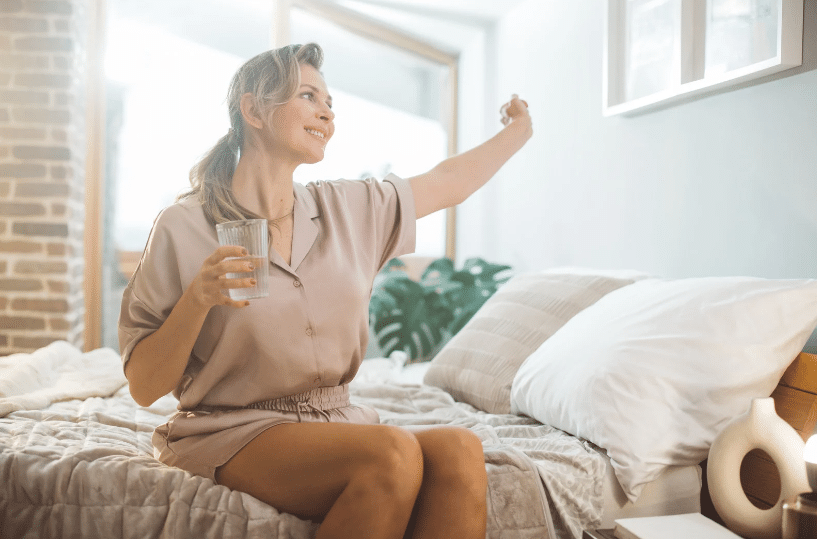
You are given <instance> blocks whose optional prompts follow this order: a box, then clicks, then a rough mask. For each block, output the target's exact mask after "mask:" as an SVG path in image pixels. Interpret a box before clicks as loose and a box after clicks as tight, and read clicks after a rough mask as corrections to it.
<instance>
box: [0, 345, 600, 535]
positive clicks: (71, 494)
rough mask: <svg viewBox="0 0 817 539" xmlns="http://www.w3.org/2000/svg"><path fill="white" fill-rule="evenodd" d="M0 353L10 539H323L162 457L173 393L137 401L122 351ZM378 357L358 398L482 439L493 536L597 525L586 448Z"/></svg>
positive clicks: (400, 418) (596, 488)
mask: <svg viewBox="0 0 817 539" xmlns="http://www.w3.org/2000/svg"><path fill="white" fill-rule="evenodd" d="M0 359H2V362H0V537H2V538H3V539H10V538H16V537H31V538H34V537H37V538H51V537H53V538H58V537H83V538H105V539H110V538H134V539H136V538H139V539H147V538H174V539H177V538H231V537H235V538H243V537H265V538H273V539H274V538H298V539H301V538H309V537H312V536H314V533H315V530H316V529H317V525H316V524H313V523H311V522H307V521H303V520H300V519H298V518H296V517H294V516H292V515H289V514H286V513H279V512H278V511H277V510H276V509H274V508H273V507H270V506H268V505H266V504H264V503H262V502H260V501H258V500H256V499H255V498H253V497H252V496H249V495H247V494H244V493H240V492H236V491H231V490H230V489H228V488H226V487H223V486H219V485H215V484H213V482H212V481H210V480H209V479H204V478H201V477H197V476H193V475H191V474H189V473H187V472H184V471H182V470H179V469H175V468H170V467H167V466H165V465H163V464H161V463H159V462H158V461H156V460H155V459H154V458H153V456H152V448H151V445H150V437H151V434H152V431H153V428H154V427H155V426H156V425H159V424H161V423H163V422H164V421H165V420H166V418H167V417H168V416H169V415H170V414H172V413H173V412H174V411H175V405H176V401H175V399H173V398H172V397H170V396H168V397H164V398H163V399H160V400H159V401H157V402H156V403H155V404H154V405H153V406H151V407H149V408H141V407H139V406H138V405H136V403H135V402H134V401H133V399H132V398H131V397H130V394H129V392H128V388H127V386H126V381H125V378H124V376H123V375H122V372H121V362H120V359H119V355H118V354H117V353H116V352H114V351H113V350H109V349H100V350H96V351H93V352H90V353H87V354H82V353H80V352H79V351H78V350H76V349H75V348H73V347H72V346H71V345H69V344H67V343H64V342H59V343H54V344H51V345H49V346H48V347H45V348H43V349H41V350H38V351H37V352H35V353H34V354H25V355H23V354H17V355H14V356H9V357H7V358H0ZM369 365H370V366H372V368H371V369H368V371H367V369H366V368H365V367H366V366H367V362H364V368H363V369H362V372H361V375H360V377H359V379H358V380H356V382H354V383H353V384H352V387H351V391H352V400H353V401H356V402H361V403H365V404H368V405H370V406H373V407H374V408H375V409H377V410H378V412H379V413H380V415H381V418H382V420H383V422H384V423H390V424H396V425H409V424H412V425H418V424H449V425H460V426H464V427H468V428H471V429H472V430H473V431H474V432H475V433H476V434H477V435H478V436H479V437H480V438H481V439H482V441H483V448H484V451H485V460H486V468H487V471H488V478H489V489H488V510H489V516H488V532H487V537H489V538H496V539H506V538H507V539H511V538H534V537H536V538H547V537H550V538H554V539H556V538H557V537H558V538H567V537H580V535H581V529H582V527H585V526H590V525H594V524H597V523H598V522H599V520H600V518H601V485H602V481H601V477H602V475H603V471H604V462H603V460H602V457H601V456H599V455H598V454H597V453H596V452H594V451H592V450H590V449H589V448H588V447H587V446H586V444H585V443H584V442H582V441H580V440H577V439H576V438H573V437H571V436H568V435H566V434H564V433H562V432H561V431H558V430H556V429H552V428H550V427H547V426H544V425H540V424H538V423H536V422H535V421H533V420H531V419H529V418H526V417H522V416H512V415H503V416H498V415H492V414H486V413H483V412H480V411H478V410H476V409H474V408H472V407H471V406H469V405H466V404H463V403H458V402H455V401H454V400H453V399H452V398H451V396H450V395H448V394H447V393H445V392H444V391H442V390H440V389H437V388H433V387H429V386H421V385H416V384H399V383H395V382H394V381H393V380H394V377H393V376H392V375H393V370H391V371H388V372H386V371H384V370H383V369H382V368H381V367H382V365H383V363H382V362H381V363H378V362H371V363H370V364H369ZM375 367H376V368H375Z"/></svg>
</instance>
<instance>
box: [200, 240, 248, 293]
mask: <svg viewBox="0 0 817 539" xmlns="http://www.w3.org/2000/svg"><path fill="white" fill-rule="evenodd" d="M246 256H247V250H246V249H244V248H243V247H239V246H237V245H222V246H220V247H219V248H218V249H216V250H215V251H213V254H211V255H210V256H208V257H207V258H206V259H205V260H204V263H202V265H201V269H200V270H199V273H198V275H196V277H195V278H194V279H193V282H192V283H190V287H189V288H188V291H189V292H190V294H191V295H192V298H193V300H194V301H195V302H196V303H197V304H198V305H200V306H201V307H203V308H205V309H209V308H210V307H212V306H214V305H229V306H230V307H246V306H247V305H249V304H250V302H249V301H248V300H238V301H237V300H234V299H231V298H230V297H229V296H228V295H227V292H226V290H227V289H228V288H249V287H251V286H255V279H253V278H251V277H247V278H243V279H228V278H227V274H228V273H249V272H251V271H252V270H253V265H252V262H251V261H250V260H249V259H247V258H235V257H246Z"/></svg>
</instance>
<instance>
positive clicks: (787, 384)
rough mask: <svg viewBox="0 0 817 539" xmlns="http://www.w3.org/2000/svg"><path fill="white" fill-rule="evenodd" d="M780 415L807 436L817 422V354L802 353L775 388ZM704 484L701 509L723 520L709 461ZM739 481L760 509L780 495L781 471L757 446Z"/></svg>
mask: <svg viewBox="0 0 817 539" xmlns="http://www.w3.org/2000/svg"><path fill="white" fill-rule="evenodd" d="M772 398H773V399H774V403H775V410H776V411H777V415H779V416H780V417H782V418H783V419H784V420H786V422H787V423H788V424H789V425H791V426H792V427H794V430H796V431H797V432H798V433H799V434H800V436H801V437H802V438H803V440H804V441H805V440H808V438H809V437H810V436H811V434H812V432H813V431H814V426H815V424H817V355H815V354H806V353H801V354H799V355H798V356H797V357H796V358H795V360H794V361H793V362H792V364H791V365H790V366H789V368H788V369H787V370H786V372H785V373H784V374H783V377H782V378H781V380H780V383H779V384H778V385H777V387H776V388H775V390H774V392H772ZM701 467H702V468H703V471H704V474H703V477H704V485H703V488H702V489H701V512H702V513H703V514H704V515H706V516H708V517H709V518H711V519H713V520H715V521H716V522H719V523H723V522H722V521H721V519H720V517H719V516H718V515H717V512H716V511H715V508H714V507H713V506H712V501H711V499H710V498H709V487H708V485H707V483H706V461H704V462H703V463H701ZM740 481H741V484H742V485H743V490H744V492H746V495H747V497H748V498H749V500H750V501H751V502H752V503H753V504H754V505H755V506H757V507H760V508H761V509H768V508H770V507H772V506H773V505H775V504H776V503H777V501H778V498H779V497H780V475H779V474H778V472H777V467H776V466H775V465H774V463H773V462H772V460H771V458H769V456H768V455H767V454H766V453H765V452H763V451H760V450H758V449H756V450H754V451H751V452H749V454H747V455H746V457H745V458H744V459H743V463H742V464H741V467H740Z"/></svg>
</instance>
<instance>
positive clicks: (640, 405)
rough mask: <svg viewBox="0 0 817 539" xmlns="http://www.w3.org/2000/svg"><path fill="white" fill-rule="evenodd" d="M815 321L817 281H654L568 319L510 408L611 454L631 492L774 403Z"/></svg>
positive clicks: (523, 379)
mask: <svg viewBox="0 0 817 539" xmlns="http://www.w3.org/2000/svg"><path fill="white" fill-rule="evenodd" d="M815 325H817V280H768V279H758V278H751V277H725V278H715V277H713V278H696V279H679V280H666V279H646V280H642V281H638V282H636V283H633V284H631V285H629V286H625V287H623V288H620V289H618V290H615V291H613V292H610V293H609V294H607V295H606V296H604V297H603V298H601V299H600V300H599V301H598V302H596V303H595V304H594V305H592V306H590V307H588V308H587V309H585V310H583V311H581V312H580V313H578V314H577V315H576V316H574V317H573V318H571V319H570V321H568V322H567V323H566V324H565V325H564V326H562V328H561V329H559V330H558V331H557V332H556V333H555V334H554V335H553V336H551V337H550V338H549V339H548V340H546V341H545V342H544V343H543V344H542V345H541V346H540V347H539V348H537V349H536V351H535V352H533V353H532V354H531V355H530V356H529V357H528V358H527V359H526V360H525V362H524V363H523V364H522V365H521V367H520V368H519V370H518V371H517V373H516V376H515V377H514V380H513V383H512V386H511V410H512V412H514V413H521V414H525V415H528V416H531V417H533V418H535V419H537V420H539V421H541V422H542V423H546V424H548V425H552V426H554V427H556V428H559V429H562V430H564V431H567V432H569V433H571V434H573V435H575V436H578V437H580V438H584V439H587V440H590V441H591V442H593V443H595V444H596V445H598V446H600V447H602V448H604V449H606V450H607V453H608V455H609V456H610V459H611V463H612V466H613V469H614V471H615V473H616V477H617V478H618V480H619V482H620V483H621V486H622V488H623V490H624V492H625V493H626V494H627V496H628V498H629V499H630V500H631V501H635V500H636V499H637V498H638V495H639V494H640V492H641V489H642V488H643V486H644V485H645V484H646V483H648V482H650V481H651V480H653V479H654V478H655V477H657V476H658V475H659V474H660V473H661V471H662V470H664V468H666V467H667V466H673V465H689V464H697V463H699V462H700V461H702V460H703V459H704V458H706V456H707V452H708V451H709V446H710V445H711V443H712V441H713V440H714V438H715V436H716V435H717V434H718V432H719V431H720V429H721V428H722V427H723V426H724V424H725V423H726V422H727V421H728V420H730V419H731V418H733V417H735V416H737V415H740V414H743V413H744V412H745V411H746V410H747V409H748V408H749V405H750V403H751V399H752V398H755V397H768V396H769V395H770V394H771V393H772V391H773V390H774V388H775V386H776V385H777V383H778V381H779V380H780V377H781V376H782V375H783V372H784V371H785V369H786V367H787V366H788V365H789V363H791V361H792V360H793V359H794V358H795V356H796V355H797V354H798V353H799V352H800V351H801V349H802V347H803V345H804V343H805V342H806V340H807V339H808V337H809V335H810V334H811V332H812V330H813V329H814V327H815Z"/></svg>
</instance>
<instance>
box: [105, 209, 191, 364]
mask: <svg viewBox="0 0 817 539" xmlns="http://www.w3.org/2000/svg"><path fill="white" fill-rule="evenodd" d="M168 213H169V212H168V210H167V209H166V210H164V211H162V213H160V214H159V216H158V217H157V218H156V220H155V221H154V223H153V228H152V230H151V232H150V236H149V237H148V242H147V245H146V247H145V251H144V253H143V254H142V259H141V260H140V261H139V265H138V266H137V268H136V271H135V272H134V274H133V277H131V280H130V282H129V283H128V285H127V287H126V288H125V292H124V293H123V295H122V306H121V309H120V312H119V350H120V352H121V354H122V366H123V368H124V366H125V365H126V364H127V362H128V360H129V359H130V354H131V352H132V351H133V348H134V347H135V346H136V344H137V343H138V342H139V341H141V340H142V339H144V338H145V337H147V336H148V335H150V334H151V333H153V332H154V331H156V330H157V329H159V328H160V327H161V325H162V324H163V323H164V321H165V320H166V319H167V317H168V315H169V314H170V311H171V310H173V307H174V306H175V305H176V302H178V301H179V298H181V296H182V292H183V289H182V284H181V278H180V276H179V264H178V254H177V249H176V246H175V245H174V244H175V242H174V240H173V235H172V231H173V228H174V226H173V223H172V221H173V218H172V216H171V215H168Z"/></svg>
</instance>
